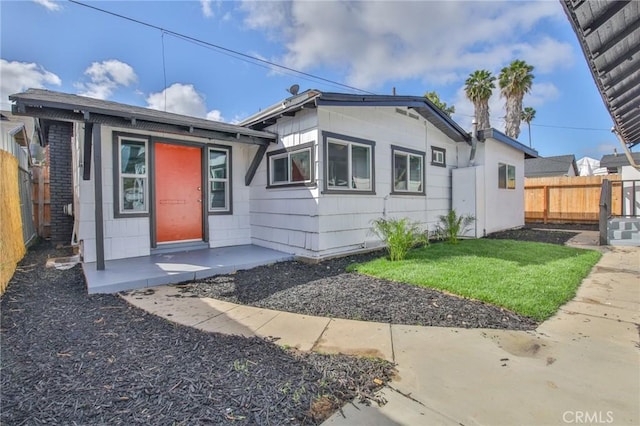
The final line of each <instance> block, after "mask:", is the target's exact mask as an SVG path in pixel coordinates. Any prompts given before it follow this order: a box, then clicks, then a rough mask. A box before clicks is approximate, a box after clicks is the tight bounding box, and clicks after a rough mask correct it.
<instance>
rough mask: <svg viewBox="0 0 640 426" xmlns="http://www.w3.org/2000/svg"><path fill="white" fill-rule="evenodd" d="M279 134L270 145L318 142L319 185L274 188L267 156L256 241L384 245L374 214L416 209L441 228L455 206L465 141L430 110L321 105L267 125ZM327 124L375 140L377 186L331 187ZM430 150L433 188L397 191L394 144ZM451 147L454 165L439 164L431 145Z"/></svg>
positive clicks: (256, 198)
mask: <svg viewBox="0 0 640 426" xmlns="http://www.w3.org/2000/svg"><path fill="white" fill-rule="evenodd" d="M265 130H267V131H271V132H275V133H277V134H278V135H279V142H278V145H277V146H272V147H270V149H269V151H272V150H278V149H282V148H291V147H295V146H296V145H299V144H303V143H308V142H313V143H314V158H315V164H314V167H315V169H314V173H315V177H316V183H317V186H313V187H289V188H273V187H271V188H267V187H266V186H267V183H268V182H267V179H268V177H267V160H266V158H267V157H266V156H265V160H264V161H263V162H262V163H261V165H260V167H259V168H258V171H257V173H256V176H255V178H254V182H253V184H252V188H251V228H252V241H253V242H254V244H257V245H262V246H266V247H269V248H274V249H278V250H282V251H285V252H288V253H294V254H296V255H300V256H305V257H311V258H324V257H328V256H335V255H340V254H345V253H349V252H353V251H356V250H361V249H363V248H370V247H376V246H379V245H380V241H379V239H378V238H377V237H376V236H375V235H374V234H372V232H371V222H372V221H373V220H374V219H377V218H380V217H383V215H386V216H387V217H409V218H410V219H411V220H414V221H417V222H419V223H420V224H422V226H424V227H428V228H431V229H432V228H433V227H434V226H435V223H436V222H437V220H438V216H439V215H441V214H445V213H446V212H447V211H448V210H449V208H450V206H451V195H450V194H451V169H452V168H454V167H456V166H457V157H458V154H457V149H458V146H457V145H458V144H456V143H455V142H453V141H451V140H450V139H449V138H448V137H447V136H445V135H444V134H443V133H442V132H441V131H440V130H438V129H436V128H435V127H434V126H433V125H432V124H431V123H429V122H427V121H426V120H424V119H423V118H422V117H419V118H418V119H415V118H412V117H408V116H405V115H400V114H398V113H397V112H396V108H395V107H393V108H392V107H359V108H357V107H340V106H319V107H318V108H317V109H315V110H303V111H301V112H299V113H298V114H297V115H296V116H295V117H283V118H280V119H279V120H278V122H277V123H276V124H274V125H272V126H270V127H268V128H267V129H265ZM324 132H328V133H331V134H338V135H344V136H345V137H346V138H358V139H364V140H368V141H373V142H374V143H375V147H374V153H375V158H374V173H373V175H374V176H375V186H374V187H375V194H357V193H354V194H349V193H331V192H328V193H323V191H324V188H323V186H324V175H325V168H324V164H325V162H324V158H323V156H324V145H323V144H324V137H323V135H324ZM392 145H393V146H398V147H401V148H407V149H410V150H415V151H420V152H424V153H425V161H424V168H425V170H426V178H425V179H426V181H425V187H426V195H408V194H406V195H405V194H391V192H392V191H391V189H392V170H391V153H392V151H391V146H392ZM432 146H436V147H439V148H444V149H445V150H446V164H447V166H446V167H437V166H432V165H431V147H432Z"/></svg>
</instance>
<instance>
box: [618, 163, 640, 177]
mask: <svg viewBox="0 0 640 426" xmlns="http://www.w3.org/2000/svg"><path fill="white" fill-rule="evenodd" d="M621 169H622V172H621V173H620V175H621V178H622V180H639V179H640V170H638V169H636V168H635V167H633V166H623V167H621Z"/></svg>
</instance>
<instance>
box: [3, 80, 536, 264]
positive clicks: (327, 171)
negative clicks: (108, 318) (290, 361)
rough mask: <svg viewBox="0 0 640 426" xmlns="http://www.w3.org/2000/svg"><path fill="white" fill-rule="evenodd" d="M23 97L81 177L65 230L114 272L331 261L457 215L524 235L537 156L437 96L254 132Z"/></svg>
mask: <svg viewBox="0 0 640 426" xmlns="http://www.w3.org/2000/svg"><path fill="white" fill-rule="evenodd" d="M10 99H11V100H12V101H14V107H13V108H14V112H15V113H17V114H23V115H31V116H34V117H37V118H38V119H39V120H40V127H41V128H42V129H44V130H43V132H44V133H45V134H44V135H43V139H45V140H48V141H49V145H50V155H51V163H52V164H51V167H52V172H53V169H54V168H58V169H59V170H58V174H59V175H60V176H61V178H60V179H59V180H60V181H61V182H63V181H65V180H64V179H62V178H64V177H65V176H67V175H68V178H69V179H68V183H66V184H65V185H67V186H68V187H63V188H56V185H57V183H56V182H52V197H55V196H56V194H67V193H69V194H72V195H73V196H72V197H70V200H71V201H69V203H71V204H72V209H65V210H67V211H71V210H72V211H73V218H71V217H70V216H69V217H67V218H66V219H65V218H62V219H61V220H60V222H59V223H61V225H60V226H61V227H62V226H65V221H64V220H67V223H68V226H69V229H70V231H69V232H70V234H71V235H69V240H70V241H72V242H73V243H74V244H77V245H78V246H79V247H80V251H81V254H82V258H83V261H84V262H85V263H86V262H95V263H97V269H98V270H100V269H104V264H105V261H110V260H114V259H127V258H133V257H141V256H153V255H154V254H158V253H165V252H179V251H187V250H194V249H201V248H217V247H229V246H239V245H248V244H253V245H254V246H262V247H266V248H270V249H275V250H279V251H281V252H284V253H287V254H291V255H295V256H300V257H305V258H310V259H313V260H320V259H323V258H326V257H330V256H336V255H343V254H347V253H353V252H356V251H359V250H363V249H368V248H371V247H374V246H377V245H379V241H377V240H376V238H375V237H374V236H373V235H372V234H371V232H370V227H371V221H372V220H373V219H376V218H379V217H409V218H411V219H412V220H415V221H418V222H420V223H421V224H423V226H424V227H425V228H429V229H433V227H434V226H435V224H436V223H437V221H438V216H439V215H442V214H445V213H447V212H448V211H449V209H451V208H452V207H454V208H456V209H457V211H458V212H459V213H462V214H472V215H474V216H475V217H476V218H477V221H476V224H475V227H474V229H473V230H472V231H471V233H470V234H469V236H473V237H480V236H482V235H484V234H486V233H489V232H493V231H497V230H500V229H507V228H513V227H518V226H522V225H524V188H523V186H524V159H525V156H536V155H537V153H536V152H535V151H533V150H531V149H530V148H527V147H526V146H525V145H522V144H520V143H518V142H517V141H515V140H513V139H511V138H508V137H506V136H505V135H503V134H502V133H500V132H498V131H496V130H494V129H487V130H485V131H480V132H479V134H478V138H477V139H476V138H474V137H472V135H470V134H469V133H467V132H465V131H464V130H463V129H461V128H460V127H459V126H458V125H457V124H456V123H455V122H454V121H453V120H452V119H451V118H449V117H448V116H447V115H445V114H444V113H442V111H441V110H439V109H438V108H436V107H435V106H434V105H433V104H432V103H431V102H429V101H428V100H427V99H426V98H423V97H411V96H377V95H376V96H369V95H367V96H362V95H350V94H339V93H326V92H320V91H316V90H310V91H306V92H304V93H301V94H299V95H296V96H292V97H290V98H288V99H286V100H284V101H283V102H280V103H278V104H276V105H274V106H272V107H270V108H267V109H266V110H264V111H263V112H260V113H258V114H256V115H254V116H252V117H250V118H248V119H247V120H245V122H244V123H241V124H240V125H231V124H226V123H219V122H214V121H210V120H204V119H199V118H193V117H186V116H182V115H177V114H171V113H165V112H161V111H156V110H151V109H146V108H140V107H134V106H130V105H124V104H120V103H115V102H110V101H103V100H97V99H90V98H86V97H81V96H76V95H70V94H65V93H57V92H52V91H48V90H40V89H30V90H28V91H27V92H24V93H19V94H15V95H12V96H10ZM65 182H66V181H65ZM52 214H53V213H52ZM56 214H63V213H62V212H57V213H56ZM71 229H72V231H71Z"/></svg>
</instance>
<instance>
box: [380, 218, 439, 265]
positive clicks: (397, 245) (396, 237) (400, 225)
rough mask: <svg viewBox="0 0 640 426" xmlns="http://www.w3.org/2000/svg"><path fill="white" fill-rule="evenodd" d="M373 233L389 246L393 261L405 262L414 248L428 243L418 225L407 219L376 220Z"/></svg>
mask: <svg viewBox="0 0 640 426" xmlns="http://www.w3.org/2000/svg"><path fill="white" fill-rule="evenodd" d="M373 233H374V234H376V235H377V236H378V237H379V238H380V239H381V240H382V241H384V243H385V244H386V245H387V251H388V252H389V259H390V260H391V261H396V260H403V259H404V258H405V257H406V256H407V253H408V252H409V250H411V249H412V248H413V247H415V246H418V245H421V244H427V243H428V239H427V238H426V236H425V234H424V233H423V232H422V231H421V229H420V226H419V225H418V223H416V222H410V221H409V219H407V218H402V219H385V218H380V219H376V220H374V221H373Z"/></svg>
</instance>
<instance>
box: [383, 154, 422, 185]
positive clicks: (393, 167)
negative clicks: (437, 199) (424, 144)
mask: <svg viewBox="0 0 640 426" xmlns="http://www.w3.org/2000/svg"><path fill="white" fill-rule="evenodd" d="M398 154H399V155H402V156H404V157H405V159H406V168H407V176H406V180H405V182H406V184H407V185H406V188H405V189H397V188H396V176H395V174H396V155H398ZM411 157H414V158H418V159H420V182H419V185H418V187H419V189H418V190H416V191H413V190H411V182H415V181H411V170H410V166H411ZM424 157H425V154H424V152H422V151H416V150H412V149H408V148H402V147H400V146H395V145H391V185H392V188H391V192H392V193H398V194H424V193H425V170H424V162H425V161H424V160H425V158H424Z"/></svg>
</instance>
